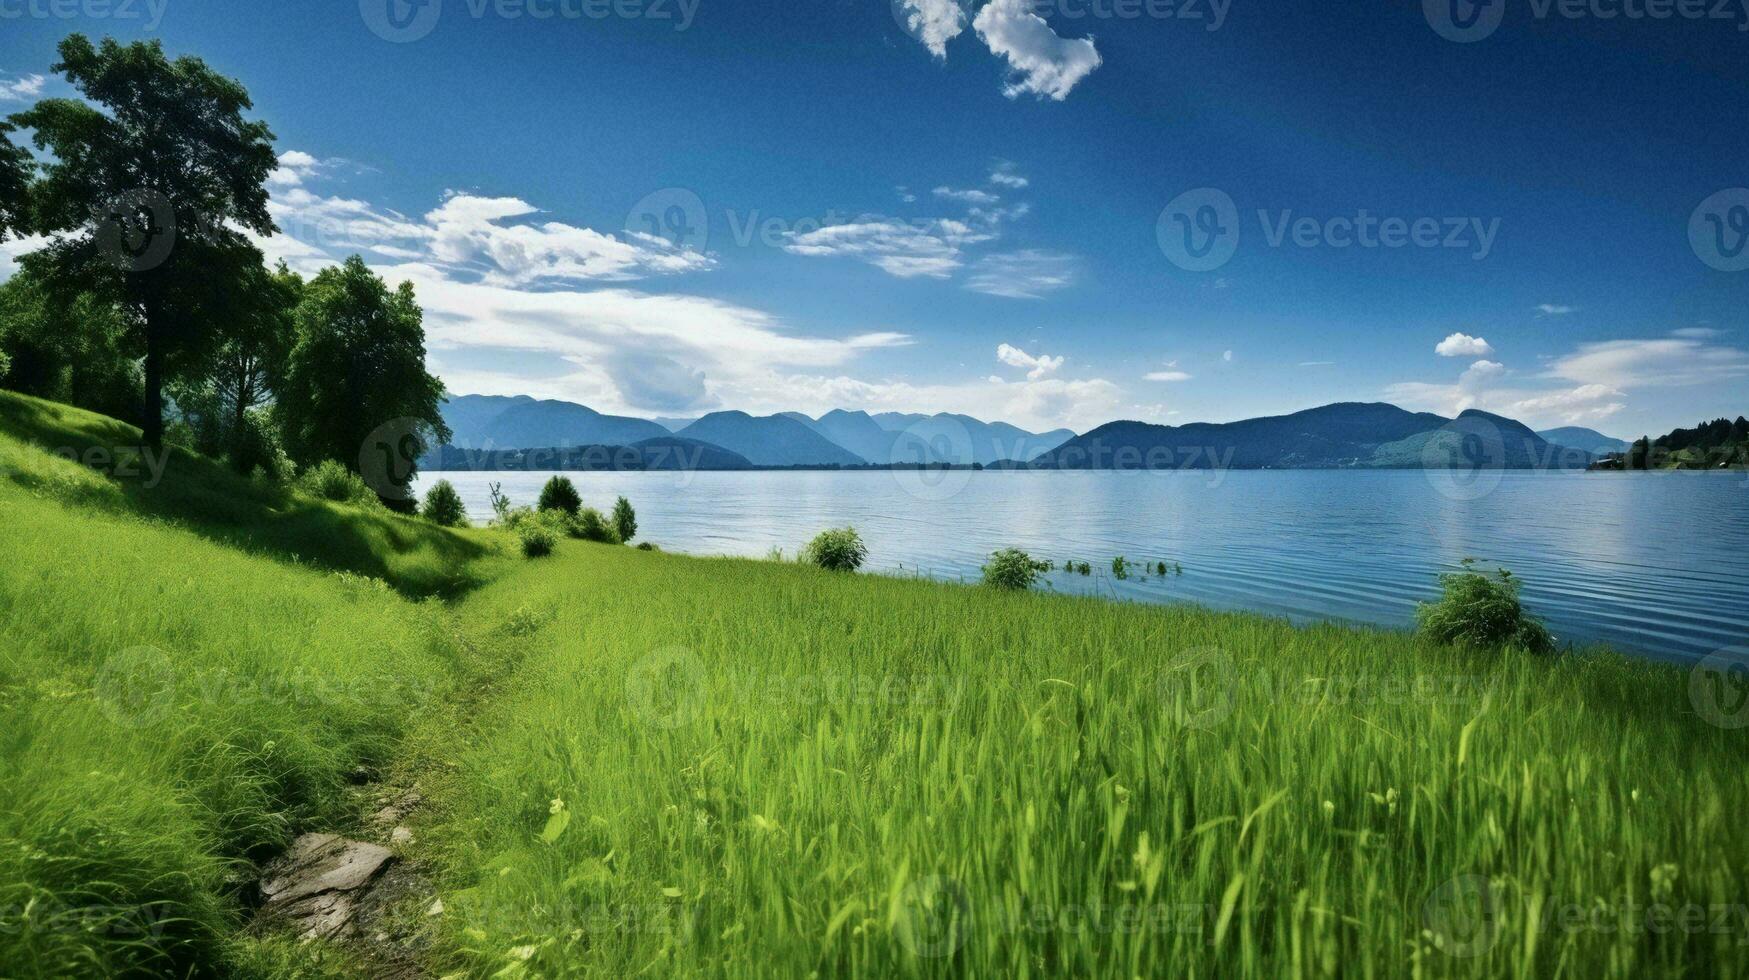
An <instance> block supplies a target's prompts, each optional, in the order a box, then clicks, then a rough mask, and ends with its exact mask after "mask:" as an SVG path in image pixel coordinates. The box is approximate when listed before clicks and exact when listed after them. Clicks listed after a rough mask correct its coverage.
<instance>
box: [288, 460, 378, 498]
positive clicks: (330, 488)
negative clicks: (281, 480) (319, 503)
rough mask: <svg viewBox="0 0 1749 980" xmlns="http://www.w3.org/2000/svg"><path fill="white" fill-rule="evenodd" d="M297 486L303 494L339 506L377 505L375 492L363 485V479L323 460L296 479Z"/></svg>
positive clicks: (337, 464)
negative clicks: (330, 501) (329, 501)
mask: <svg viewBox="0 0 1749 980" xmlns="http://www.w3.org/2000/svg"><path fill="white" fill-rule="evenodd" d="M298 486H299V488H301V489H302V490H303V491H304V492H305V493H308V494H310V495H312V496H316V497H320V498H322V499H323V500H332V501H334V502H335V503H340V504H357V505H360V506H363V505H370V504H377V503H379V501H378V499H377V495H376V491H374V490H372V489H371V488H370V487H368V486H366V485H365V482H364V478H363V477H360V476H359V475H358V474H357V473H354V472H352V471H351V470H349V469H347V468H346V467H345V466H344V465H342V464H340V463H338V462H336V461H334V460H332V459H325V460H322V461H321V462H320V463H317V464H316V465H315V466H312V467H310V468H309V469H308V470H306V471H304V474H303V475H302V476H300V477H298Z"/></svg>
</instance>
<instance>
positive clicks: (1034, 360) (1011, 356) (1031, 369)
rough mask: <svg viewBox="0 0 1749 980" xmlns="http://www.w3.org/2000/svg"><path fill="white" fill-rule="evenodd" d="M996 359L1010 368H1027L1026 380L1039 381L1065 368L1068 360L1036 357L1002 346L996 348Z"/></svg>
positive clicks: (1046, 355)
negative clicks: (1064, 364) (1065, 362)
mask: <svg viewBox="0 0 1749 980" xmlns="http://www.w3.org/2000/svg"><path fill="white" fill-rule="evenodd" d="M996 359H997V360H998V361H1001V362H1002V363H1003V364H1006V365H1008V366H1009V367H1017V368H1025V369H1026V379H1027V380H1028V381H1037V380H1039V379H1040V378H1043V377H1045V376H1047V375H1051V374H1055V373H1056V372H1057V371H1058V370H1059V369H1060V368H1062V366H1063V362H1064V361H1065V360H1066V358H1063V357H1051V356H1050V355H1048V354H1040V355H1038V356H1037V357H1034V356H1033V355H1031V354H1028V353H1027V352H1026V351H1023V350H1021V349H1020V348H1018V347H1012V346H1010V345H1008V344H1002V345H1001V346H999V347H997V348H996Z"/></svg>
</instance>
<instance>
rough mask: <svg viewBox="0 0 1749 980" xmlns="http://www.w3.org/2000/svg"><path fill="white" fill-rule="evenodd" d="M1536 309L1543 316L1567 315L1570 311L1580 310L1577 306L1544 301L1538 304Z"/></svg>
mask: <svg viewBox="0 0 1749 980" xmlns="http://www.w3.org/2000/svg"><path fill="white" fill-rule="evenodd" d="M1536 311H1537V312H1538V313H1541V314H1542V315H1543V316H1566V315H1567V314H1569V313H1577V312H1579V308H1578V307H1577V306H1561V305H1558V304H1556V303H1543V304H1540V305H1538V306H1537V308H1536Z"/></svg>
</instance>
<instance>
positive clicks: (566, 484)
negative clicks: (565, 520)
mask: <svg viewBox="0 0 1749 980" xmlns="http://www.w3.org/2000/svg"><path fill="white" fill-rule="evenodd" d="M535 509H537V510H559V511H564V512H565V513H566V514H567V515H569V516H571V517H576V516H577V512H578V511H579V510H582V509H583V498H582V497H581V496H579V495H578V494H577V486H576V484H574V483H572V482H571V481H570V479H569V478H567V477H563V476H555V477H553V478H552V479H550V480H548V481H547V485H546V486H544V487H541V488H540V502H539V503H538V504H537V505H536V508H535Z"/></svg>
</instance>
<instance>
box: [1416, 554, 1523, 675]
mask: <svg viewBox="0 0 1749 980" xmlns="http://www.w3.org/2000/svg"><path fill="white" fill-rule="evenodd" d="M1474 565H1475V560H1474V559H1470V558H1466V559H1464V561H1463V566H1464V570H1463V571H1461V572H1453V573H1450V574H1446V575H1441V576H1440V577H1439V584H1440V588H1441V590H1442V591H1443V592H1444V595H1442V596H1441V597H1440V600H1439V601H1438V602H1432V603H1426V602H1424V603H1422V604H1421V605H1420V607H1419V608H1417V609H1416V610H1415V620H1416V622H1417V624H1418V625H1419V627H1420V630H1421V633H1422V635H1424V636H1428V637H1431V638H1433V639H1434V640H1436V641H1438V642H1440V643H1449V644H1454V645H1457V646H1467V647H1482V648H1497V647H1502V646H1515V647H1519V648H1521V649H1524V650H1528V651H1530V652H1532V653H1549V652H1552V651H1553V650H1554V649H1555V639H1554V637H1552V636H1550V635H1549V631H1548V630H1547V629H1546V628H1545V627H1544V626H1543V624H1542V623H1540V622H1538V621H1537V620H1535V619H1534V618H1532V617H1531V616H1530V615H1529V614H1528V613H1526V612H1525V611H1524V606H1523V605H1522V604H1521V603H1520V602H1519V601H1518V589H1519V584H1518V579H1516V578H1514V577H1513V575H1512V573H1511V572H1509V571H1507V570H1506V569H1504V568H1502V569H1500V570H1499V571H1498V572H1496V573H1495V574H1494V575H1485V574H1483V573H1481V572H1478V571H1475V570H1474V569H1473V566H1474Z"/></svg>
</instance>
